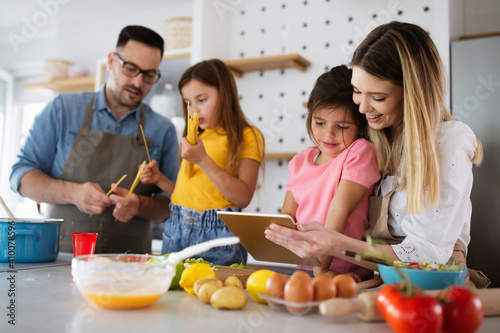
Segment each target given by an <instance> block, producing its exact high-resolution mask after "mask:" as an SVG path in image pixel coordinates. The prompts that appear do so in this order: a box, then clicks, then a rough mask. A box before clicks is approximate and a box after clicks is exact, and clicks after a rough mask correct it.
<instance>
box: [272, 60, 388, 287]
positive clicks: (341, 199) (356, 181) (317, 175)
mask: <svg viewBox="0 0 500 333" xmlns="http://www.w3.org/2000/svg"><path fill="white" fill-rule="evenodd" d="M351 74H352V70H351V69H349V68H347V67H346V66H345V65H342V66H337V67H334V68H332V69H331V70H330V71H329V72H327V73H324V74H322V75H321V76H320V77H319V78H318V79H317V81H316V84H315V86H314V88H313V90H312V92H311V95H310V96H309V101H308V104H307V108H308V117H307V132H308V133H309V136H310V138H311V140H312V141H313V142H314V143H315V146H313V147H310V148H308V149H306V150H304V151H301V152H300V153H298V154H297V155H296V156H295V157H294V158H293V159H292V160H291V161H290V163H289V165H288V168H289V171H290V180H289V182H288V184H287V192H286V196H285V201H284V203H283V207H282V209H281V213H282V214H288V215H290V216H292V218H294V219H295V220H296V221H297V223H307V222H310V221H318V222H319V223H321V224H323V225H324V226H325V227H326V228H329V229H333V230H336V231H339V232H342V233H344V234H345V235H348V236H350V237H352V238H355V239H360V240H361V239H364V238H365V233H366V230H367V228H368V226H369V224H368V197H369V195H370V193H371V192H372V189H373V185H374V184H375V183H376V182H377V181H378V180H379V178H380V172H379V169H378V166H377V160H376V153H375V149H374V147H373V144H372V143H370V142H368V141H367V140H365V139H364V138H363V137H364V136H365V133H366V132H365V130H366V119H365V118H364V117H363V116H362V115H361V114H360V113H359V111H358V106H357V105H356V104H354V102H353V100H352V86H351V84H350V80H351ZM318 259H319V260H320V262H321V266H320V267H315V268H314V274H315V275H317V274H319V273H327V274H329V275H331V276H334V275H337V274H339V273H349V274H351V275H352V276H353V277H354V278H355V279H356V280H358V281H360V280H362V279H365V278H367V277H369V274H370V271H369V270H368V269H365V268H362V267H360V266H357V265H355V264H352V263H349V262H346V261H343V260H340V259H338V258H333V257H331V256H323V257H319V258H318Z"/></svg>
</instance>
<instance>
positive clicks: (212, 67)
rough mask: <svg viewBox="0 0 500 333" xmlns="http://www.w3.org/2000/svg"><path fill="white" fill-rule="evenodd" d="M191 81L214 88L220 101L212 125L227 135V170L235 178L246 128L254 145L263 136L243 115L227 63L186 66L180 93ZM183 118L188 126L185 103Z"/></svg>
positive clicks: (180, 82)
mask: <svg viewBox="0 0 500 333" xmlns="http://www.w3.org/2000/svg"><path fill="white" fill-rule="evenodd" d="M193 79H194V80H198V81H200V82H203V83H205V84H207V85H209V86H213V87H215V88H217V91H218V95H219V100H218V102H217V106H218V111H217V113H216V116H215V119H214V126H215V125H217V126H220V127H222V129H224V131H225V132H226V135H227V142H228V149H227V159H226V171H227V172H228V173H229V174H230V175H231V176H233V177H238V169H239V165H240V153H241V146H242V144H243V131H244V130H245V128H247V127H248V128H250V129H251V130H252V133H253V135H254V137H255V140H256V141H257V142H259V141H260V140H258V136H260V137H261V140H264V136H263V135H262V133H261V132H260V131H259V130H258V129H257V128H256V127H253V126H252V125H251V124H250V122H249V121H248V120H247V118H246V117H245V115H244V114H243V111H242V110H241V106H240V102H239V96H238V89H237V87H236V82H235V81H234V77H233V75H232V74H231V72H230V71H229V68H227V66H226V64H224V63H223V62H222V61H221V60H219V59H211V60H205V61H202V62H199V63H197V64H195V65H193V66H191V67H189V68H188V69H187V70H186V71H185V72H184V73H183V74H182V77H181V79H180V80H179V84H178V86H179V91H181V90H182V87H184V86H185V85H186V84H188V83H189V82H190V81H191V80H193ZM183 116H184V120H185V121H186V124H187V107H186V104H185V103H183ZM214 130H216V128H214ZM186 134H187V126H186V127H184V133H183V135H184V136H186ZM257 148H258V149H260V148H259V145H257ZM259 153H260V155H261V156H262V161H261V167H262V169H264V150H263V151H259Z"/></svg>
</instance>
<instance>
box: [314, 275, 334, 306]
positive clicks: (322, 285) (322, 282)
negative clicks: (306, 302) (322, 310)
mask: <svg viewBox="0 0 500 333" xmlns="http://www.w3.org/2000/svg"><path fill="white" fill-rule="evenodd" d="M311 283H312V286H313V289H314V300H315V301H324V300H326V299H330V298H334V297H335V296H337V287H336V286H335V283H334V282H333V280H332V279H331V278H330V277H329V276H328V275H326V274H319V275H318V276H315V277H314V279H312V282H311Z"/></svg>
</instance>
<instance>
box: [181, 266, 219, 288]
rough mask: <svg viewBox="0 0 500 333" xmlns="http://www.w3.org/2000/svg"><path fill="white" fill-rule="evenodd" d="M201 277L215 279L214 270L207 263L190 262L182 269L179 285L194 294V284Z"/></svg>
mask: <svg viewBox="0 0 500 333" xmlns="http://www.w3.org/2000/svg"><path fill="white" fill-rule="evenodd" d="M201 278H213V279H215V272H214V270H213V269H212V268H210V266H209V265H207V264H203V263H196V264H192V265H190V266H188V267H186V268H185V269H184V271H183V272H182V274H181V280H180V281H179V285H180V286H181V287H182V288H184V290H185V291H187V292H188V293H190V294H191V295H194V289H193V288H194V284H195V283H196V281H198V280H199V279H201Z"/></svg>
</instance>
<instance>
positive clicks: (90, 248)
mask: <svg viewBox="0 0 500 333" xmlns="http://www.w3.org/2000/svg"><path fill="white" fill-rule="evenodd" d="M72 235H73V257H78V256H83V255H87V254H94V251H95V242H96V240H97V233H95V232H74V233H72Z"/></svg>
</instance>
